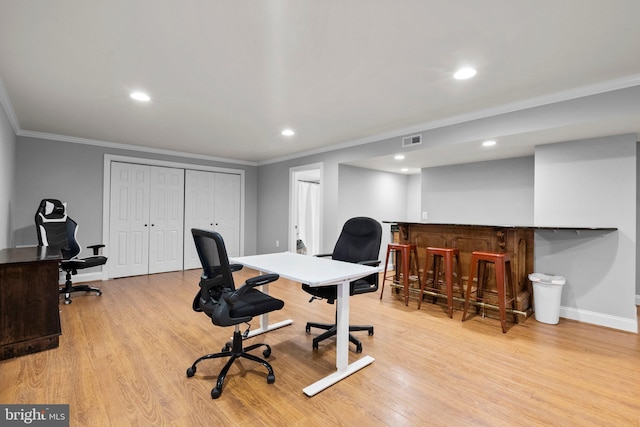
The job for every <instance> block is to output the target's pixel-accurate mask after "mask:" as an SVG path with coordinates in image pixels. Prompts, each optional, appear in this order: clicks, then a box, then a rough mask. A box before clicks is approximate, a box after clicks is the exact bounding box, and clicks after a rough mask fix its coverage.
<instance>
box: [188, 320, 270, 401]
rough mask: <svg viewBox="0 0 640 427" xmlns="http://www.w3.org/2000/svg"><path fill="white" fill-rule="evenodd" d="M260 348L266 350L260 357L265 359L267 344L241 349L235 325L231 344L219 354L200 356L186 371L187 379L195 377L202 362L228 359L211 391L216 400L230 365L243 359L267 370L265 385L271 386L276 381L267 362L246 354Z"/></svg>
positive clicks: (240, 340) (238, 331)
mask: <svg viewBox="0 0 640 427" xmlns="http://www.w3.org/2000/svg"><path fill="white" fill-rule="evenodd" d="M262 346H265V347H266V349H265V350H264V351H263V352H262V355H263V356H264V357H265V358H268V357H269V356H271V347H270V346H269V345H268V344H264V343H260V344H253V345H250V346H249V347H246V348H243V347H242V334H241V333H240V329H239V327H238V325H236V328H235V331H234V332H233V341H232V342H231V343H226V344H225V346H224V348H223V349H222V351H221V352H220V353H213V354H207V355H204V356H202V357H201V358H199V359H198V360H196V361H195V362H193V365H191V367H190V368H188V369H187V377H188V378H191V377H192V376H194V375H195V373H196V365H197V364H198V363H200V362H201V361H202V360H206V359H217V358H220V357H229V360H228V361H227V363H226V364H225V365H224V367H223V368H222V370H221V371H220V373H219V374H218V380H217V382H216V386H215V387H214V388H213V389H212V390H211V398H212V399H217V398H218V397H220V395H221V394H222V386H223V384H224V379H225V378H226V376H227V372H228V371H229V368H230V367H231V365H233V362H235V361H236V359H239V358H241V357H242V358H244V359H249V360H253V361H254V362H257V363H260V364H262V366H264V367H265V368H267V372H268V374H267V384H273V383H274V382H275V381H276V377H275V375H274V373H273V368H272V367H271V365H270V364H269V362H267V361H266V360H264V359H261V358H259V357H258V356H254V355H253V354H249V353H247V352H248V351H251V350H255V349H256V348H258V347H262Z"/></svg>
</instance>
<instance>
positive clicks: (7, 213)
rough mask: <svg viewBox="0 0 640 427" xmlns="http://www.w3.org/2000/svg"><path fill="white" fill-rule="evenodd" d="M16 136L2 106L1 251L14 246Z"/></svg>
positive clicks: (0, 168)
mask: <svg viewBox="0 0 640 427" xmlns="http://www.w3.org/2000/svg"><path fill="white" fill-rule="evenodd" d="M15 150H16V136H15V133H14V132H13V128H12V127H11V124H10V123H9V119H8V118H7V114H6V113H5V111H4V109H3V107H2V105H1V104H0V200H2V204H0V249H4V248H9V247H11V246H12V240H11V229H12V224H11V222H12V217H11V208H12V206H13V204H14V198H13V197H14V192H13V182H14V179H15V170H14V164H15Z"/></svg>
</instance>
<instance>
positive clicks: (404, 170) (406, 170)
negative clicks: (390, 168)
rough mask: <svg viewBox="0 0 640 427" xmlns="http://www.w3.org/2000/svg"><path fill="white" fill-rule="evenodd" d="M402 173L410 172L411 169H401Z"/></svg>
mask: <svg viewBox="0 0 640 427" xmlns="http://www.w3.org/2000/svg"><path fill="white" fill-rule="evenodd" d="M400 172H409V168H402V169H400Z"/></svg>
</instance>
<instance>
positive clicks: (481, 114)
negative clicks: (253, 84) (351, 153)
mask: <svg viewBox="0 0 640 427" xmlns="http://www.w3.org/2000/svg"><path fill="white" fill-rule="evenodd" d="M638 85H640V74H633V75H630V76H626V77H621V78H619V79H614V80H607V81H604V82H598V83H594V84H591V85H586V86H580V87H577V88H573V89H567V90H563V91H560V92H556V93H552V94H548V95H543V96H538V97H535V98H530V99H527V100H524V101H518V102H514V103H511V104H505V105H501V106H498V107H492V108H487V109H484V110H478V111H475V112H472V113H467V114H460V115H457V116H451V117H447V118H445V119H442V120H434V121H431V122H426V123H423V124H420V125H415V126H411V127H407V128H402V129H396V130H394V131H390V132H385V133H380V134H376V135H371V136H368V137H365V138H360V139H356V140H352V141H348V142H344V143H339V144H335V145H331V146H327V147H322V148H318V149H315V150H309V151H305V152H302V153H297V154H293V155H290V156H284V157H278V158H274V159H269V160H264V161H260V162H258V166H263V165H268V164H272V163H278V162H282V161H286V160H293V159H297V158H300V157H306V156H310V155H314V154H320V153H326V152H329V151H335V150H340V149H343V148H350V147H355V146H358V145H363V144H369V143H372V142H377V141H383V140H385V139H391V138H399V137H401V136H406V135H411V134H415V133H419V132H425V131H428V130H433V129H438V128H442V127H445V126H452V125H457V124H461V123H465V122H471V121H473V120H479V119H486V118H489V117H494V116H499V115H501V114H506V113H514V112H516V111H521V110H526V109H529V108H534V107H541V106H544V105H550V104H555V103H558V102H564V101H570V100H572V99H577V98H584V97H587V96H593V95H598V94H601V93H605V92H612V91H615V90H620V89H626V88H629V87H633V86H638Z"/></svg>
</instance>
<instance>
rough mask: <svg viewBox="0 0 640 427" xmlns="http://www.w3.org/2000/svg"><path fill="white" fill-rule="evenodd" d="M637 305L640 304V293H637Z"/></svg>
mask: <svg viewBox="0 0 640 427" xmlns="http://www.w3.org/2000/svg"><path fill="white" fill-rule="evenodd" d="M636 305H640V295H636Z"/></svg>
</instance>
